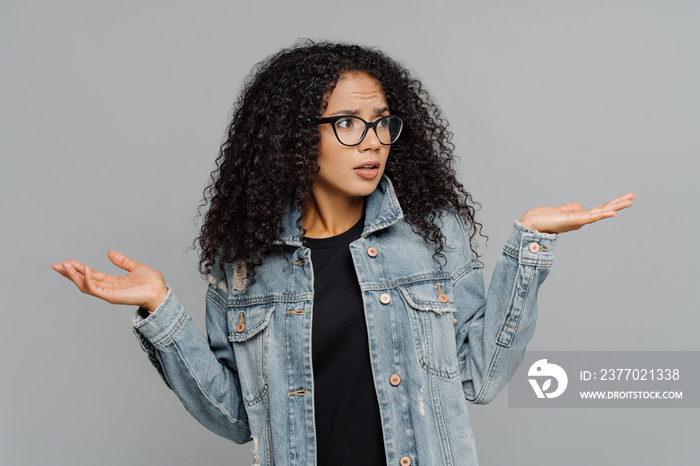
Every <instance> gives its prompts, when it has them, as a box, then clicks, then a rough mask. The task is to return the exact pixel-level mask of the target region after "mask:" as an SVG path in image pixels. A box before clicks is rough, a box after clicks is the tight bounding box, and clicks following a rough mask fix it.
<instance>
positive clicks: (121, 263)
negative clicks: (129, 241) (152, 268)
mask: <svg viewBox="0 0 700 466" xmlns="http://www.w3.org/2000/svg"><path fill="white" fill-rule="evenodd" d="M107 257H108V258H109V260H110V261H112V264H114V265H116V266H117V267H119V268H120V269H124V270H126V271H127V272H133V270H134V269H135V268H136V267H138V266H139V265H141V264H140V263H139V262H136V261H132V260H131V259H129V258H128V257H126V256H125V255H124V254H122V253H120V252H117V251H114V250H110V251H109V252H108V253H107Z"/></svg>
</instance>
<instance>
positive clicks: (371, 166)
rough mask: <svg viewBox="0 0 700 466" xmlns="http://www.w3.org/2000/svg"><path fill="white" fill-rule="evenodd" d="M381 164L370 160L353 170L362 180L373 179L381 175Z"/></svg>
mask: <svg viewBox="0 0 700 466" xmlns="http://www.w3.org/2000/svg"><path fill="white" fill-rule="evenodd" d="M380 166H381V164H380V163H379V162H378V161H376V160H368V161H366V162H364V163H362V164H361V165H358V166H356V167H355V168H353V170H354V171H355V173H357V174H358V175H360V176H361V177H362V178H367V179H372V178H375V177H376V176H377V175H378V174H379V167H380Z"/></svg>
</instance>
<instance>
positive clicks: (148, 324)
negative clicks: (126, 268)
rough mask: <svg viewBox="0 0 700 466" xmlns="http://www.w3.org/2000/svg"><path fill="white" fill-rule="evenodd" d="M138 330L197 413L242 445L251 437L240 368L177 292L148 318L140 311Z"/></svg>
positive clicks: (164, 372) (158, 364) (207, 424)
mask: <svg viewBox="0 0 700 466" xmlns="http://www.w3.org/2000/svg"><path fill="white" fill-rule="evenodd" d="M212 312H216V311H215V310H214V311H212ZM223 325H225V323H224V324H223ZM134 330H135V331H136V332H137V336H138V337H139V340H140V341H141V343H142V346H143V347H144V349H145V350H146V351H147V352H148V353H149V358H150V359H151V362H153V364H154V366H156V368H157V369H158V371H159V372H160V373H161V376H162V377H163V379H164V380H165V381H166V383H167V384H168V386H169V387H170V388H171V389H172V390H173V391H174V392H175V393H176V394H177V396H178V397H179V398H180V400H181V401H182V403H183V404H184V405H185V408H187V410H188V411H189V412H190V413H191V414H192V416H193V417H195V418H196V419H197V420H198V421H199V422H200V423H201V424H202V425H204V426H205V427H206V428H208V429H209V430H211V431H213V432H215V433H217V434H218V435H221V436H222V437H225V438H228V439H230V440H232V441H234V442H236V443H245V442H247V441H249V440H250V431H249V429H248V420H247V416H246V412H245V408H244V405H243V402H242V397H241V388H240V383H239V380H238V377H237V373H236V372H235V369H234V368H232V367H230V365H227V364H225V363H222V361H220V360H219V358H217V355H216V354H215V353H214V351H213V350H212V347H211V346H210V344H209V341H208V340H207V338H206V337H205V336H204V335H203V334H202V333H201V332H200V331H199V329H197V327H196V326H195V324H194V322H193V321H192V319H191V317H190V316H189V315H188V314H187V313H186V312H185V310H184V308H183V307H182V305H181V304H180V302H179V301H178V299H177V298H176V297H175V296H174V295H173V294H172V293H168V294H167V296H166V298H165V301H164V302H163V303H162V304H161V305H160V306H159V307H158V308H157V309H156V310H155V312H153V313H152V314H150V315H149V316H148V318H146V319H143V316H142V315H138V314H137V316H136V317H135V321H134ZM214 330H216V329H214ZM224 332H225V329H224ZM224 334H225V333H224ZM217 340H218V339H217V338H214V341H213V342H212V344H216V341H217Z"/></svg>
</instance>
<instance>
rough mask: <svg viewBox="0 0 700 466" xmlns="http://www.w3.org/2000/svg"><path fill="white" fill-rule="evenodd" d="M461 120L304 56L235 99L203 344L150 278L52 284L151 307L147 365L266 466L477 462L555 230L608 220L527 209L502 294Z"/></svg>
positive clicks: (415, 84)
mask: <svg viewBox="0 0 700 466" xmlns="http://www.w3.org/2000/svg"><path fill="white" fill-rule="evenodd" d="M450 137H451V134H450V132H449V131H448V129H447V124H446V122H445V121H444V120H443V119H442V118H441V116H440V112H439V110H438V108H437V106H436V105H435V104H434V103H433V101H432V100H431V99H430V97H429V96H428V94H427V93H426V92H425V91H424V90H423V88H422V86H421V83H420V82H419V81H417V80H416V79H415V78H413V77H411V76H410V74H409V73H408V72H407V71H406V70H405V69H404V68H403V67H401V66H400V65H398V64H397V63H395V62H394V61H393V60H392V59H390V58H389V57H387V56H386V55H384V54H382V53H380V52H378V51H375V50H372V49H367V48H363V47H359V46H354V45H343V44H330V43H320V44H313V43H309V44H303V45H299V46H296V47H292V48H290V49H286V50H282V51H280V52H279V53H277V54H275V55H273V56H272V57H270V58H268V59H267V60H266V61H264V62H262V63H261V64H259V65H257V67H256V69H254V72H253V74H252V77H251V78H250V79H249V80H248V81H247V84H246V86H245V88H244V90H243V92H242V93H241V96H240V98H239V99H238V101H237V103H236V110H235V113H234V116H233V120H232V122H231V125H230V126H229V129H228V140H227V141H226V142H225V143H224V144H223V145H222V149H221V154H220V156H219V159H218V164H217V169H216V170H215V172H214V173H213V174H212V180H213V181H212V184H211V186H210V187H209V188H208V190H207V191H206V193H205V199H207V200H208V201H209V204H210V205H209V209H208V211H207V214H206V218H205V222H204V225H203V227H202V231H201V235H200V236H199V238H198V241H199V244H200V246H201V249H202V253H201V261H200V268H201V270H202V272H203V273H205V274H206V275H207V276H208V278H209V282H210V286H209V289H208V292H207V299H206V305H207V306H206V308H207V333H208V338H207V337H205V336H204V335H202V334H201V333H200V332H199V331H198V330H197V329H196V328H195V326H194V324H193V323H192V320H191V319H190V318H189V317H188V315H187V314H186V313H185V311H184V309H183V308H182V306H181V305H180V303H179V302H178V300H177V298H176V297H175V296H174V295H173V294H172V291H170V290H169V289H168V288H167V287H166V285H165V282H164V279H163V276H162V275H161V274H160V272H158V271H157V270H155V269H152V268H150V267H148V266H146V265H144V264H140V263H138V262H135V261H132V260H131V259H129V258H127V257H126V256H124V255H122V254H120V253H117V252H115V251H110V252H109V258H110V260H111V261H112V262H113V263H114V264H115V265H117V266H119V267H121V268H123V269H124V270H126V271H127V272H128V274H127V275H126V276H124V277H116V276H110V275H106V274H104V273H101V272H98V271H94V270H92V269H90V268H89V267H88V266H86V265H84V264H81V263H79V262H77V261H74V260H69V261H66V262H64V263H62V264H54V265H53V268H54V269H55V270H56V271H57V272H59V273H61V274H62V275H63V276H65V277H66V278H68V279H70V280H71V281H73V282H74V283H75V284H76V285H77V286H78V288H79V289H80V290H81V291H83V292H84V293H88V294H91V295H93V296H96V297H99V298H102V299H104V300H106V301H109V302H111V303H118V304H129V305H138V306H140V309H139V311H138V312H137V315H136V317H135V324H134V326H135V329H136V334H137V336H138V337H139V340H140V341H141V343H142V344H143V347H144V349H145V350H146V351H148V354H149V357H150V358H151V361H152V362H153V364H154V365H155V366H156V368H157V369H158V370H159V372H160V374H161V375H162V376H163V378H164V380H165V382H166V383H167V384H168V386H169V387H170V388H172V389H173V390H174V391H175V392H176V393H177V395H178V396H179V397H180V399H181V400H182V402H183V403H184V405H185V406H186V408H187V409H188V410H189V411H190V412H191V413H192V415H193V416H194V417H195V418H197V420H199V422H201V423H202V424H203V425H204V426H206V427H207V428H209V429H211V430H212V431H214V432H216V433H218V434H219V435H222V436H224V437H226V438H229V439H231V440H233V441H235V442H238V443H244V442H247V441H249V440H251V439H252V440H253V442H254V452H255V456H256V461H257V462H259V463H261V464H290V465H291V464H294V465H308V464H336V465H337V464H401V465H404V466H405V465H409V464H412V463H415V464H421V465H432V464H434V465H445V464H464V465H474V464H476V453H475V449H474V443H473V436H472V434H471V429H470V426H469V420H468V415H467V408H466V400H469V401H472V402H475V403H486V402H488V401H490V400H491V399H492V398H493V397H494V396H495V395H496V394H497V393H498V392H499V391H500V390H501V388H502V387H503V386H504V385H505V384H506V383H507V382H508V379H509V378H510V376H511V375H512V373H513V372H514V370H515V369H516V367H517V366H518V364H519V363H520V361H521V359H522V355H523V352H524V351H525V347H526V344H527V342H528V341H529V340H530V338H531V337H532V334H533V332H534V325H535V319H536V298H537V289H538V288H539V285H540V284H541V283H542V281H543V280H544V278H545V277H546V275H547V273H548V271H549V267H550V266H551V263H552V258H553V249H554V243H555V240H556V234H557V233H561V232H564V231H568V230H573V229H577V228H580V227H581V226H583V225H585V224H587V223H592V222H595V221H597V220H600V219H603V218H607V217H613V216H615V215H616V211H618V210H620V209H623V208H625V207H629V206H631V205H632V199H634V195H633V194H631V193H629V194H626V195H624V196H621V197H618V198H616V199H614V200H612V201H610V202H608V203H607V204H604V205H601V206H598V207H596V208H594V209H591V210H588V211H586V210H584V209H583V207H582V206H581V205H579V204H573V203H570V204H566V205H563V206H560V207H556V208H555V207H539V208H536V209H531V210H529V211H527V212H526V213H525V214H524V215H523V217H522V218H521V219H520V221H519V222H516V224H515V225H514V228H513V230H512V232H511V234H510V237H509V238H508V241H507V243H506V245H505V248H504V252H503V255H502V256H501V259H500V260H499V262H498V264H497V266H496V268H495V271H494V273H493V278H492V281H491V285H490V289H489V294H488V298H487V297H486V295H485V293H484V289H483V278H482V272H481V264H480V263H479V262H478V260H477V256H476V254H475V252H474V250H473V247H472V246H473V242H474V241H473V240H474V236H475V235H476V232H477V229H478V228H479V227H480V224H478V223H477V222H476V221H475V220H474V208H473V206H472V205H471V198H470V195H469V193H467V192H466V191H465V190H464V188H463V187H462V185H461V184H460V183H459V182H458V181H457V179H456V176H455V172H454V170H453V146H452V144H451V143H450Z"/></svg>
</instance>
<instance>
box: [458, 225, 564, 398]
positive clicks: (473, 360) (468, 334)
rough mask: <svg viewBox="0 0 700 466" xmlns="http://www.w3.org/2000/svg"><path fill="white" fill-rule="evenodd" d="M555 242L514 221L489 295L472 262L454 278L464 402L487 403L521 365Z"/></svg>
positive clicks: (547, 236) (533, 330) (553, 236)
mask: <svg viewBox="0 0 700 466" xmlns="http://www.w3.org/2000/svg"><path fill="white" fill-rule="evenodd" d="M556 238H557V235H554V234H546V233H538V232H535V231H532V230H530V229H528V228H527V227H525V226H524V225H522V224H521V223H520V222H515V225H514V227H513V230H512V231H511V233H510V236H509V237H508V240H507V241H506V244H505V246H504V248H503V253H502V254H501V257H500V258H499V260H498V262H497V263H496V267H495V269H494V272H493V276H492V278H491V283H490V285H489V291H488V295H486V294H485V292H484V279H483V273H482V268H481V264H480V263H478V262H477V261H476V260H475V259H472V261H471V263H470V264H469V265H468V266H466V267H464V268H463V269H462V270H461V271H460V272H459V273H458V274H457V276H456V277H455V281H454V284H453V287H454V288H453V289H454V294H455V302H456V303H457V308H458V312H457V313H456V314H455V318H456V323H455V332H456V338H457V359H458V364H459V369H460V375H461V378H462V386H463V389H464V395H465V397H466V399H467V400H469V401H471V402H474V403H488V402H489V401H491V400H492V399H493V398H494V397H495V396H496V395H497V394H498V392H500V391H501V390H502V389H503V387H504V386H505V385H506V384H507V383H508V381H509V380H510V378H511V377H512V375H513V373H514V372H515V370H516V369H517V367H518V366H519V365H520V363H521V362H522V360H523V356H524V353H525V348H526V346H527V343H528V342H529V341H530V339H531V338H532V336H533V334H534V332H535V322H536V320H537V291H538V289H539V287H540V285H541V284H542V282H543V281H544V279H545V278H546V277H547V275H548V274H549V270H550V267H551V265H552V261H553V258H554V246H555V242H556Z"/></svg>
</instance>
